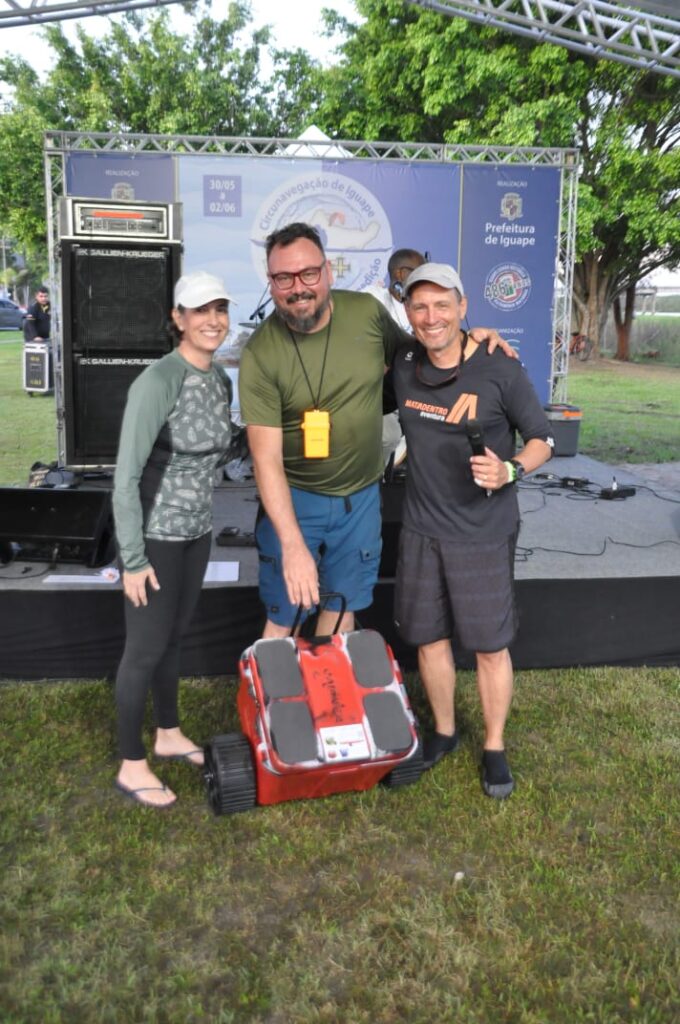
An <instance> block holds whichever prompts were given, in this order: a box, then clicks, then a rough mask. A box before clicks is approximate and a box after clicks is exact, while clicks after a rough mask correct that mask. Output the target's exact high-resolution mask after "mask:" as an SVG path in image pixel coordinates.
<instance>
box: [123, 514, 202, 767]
mask: <svg viewBox="0 0 680 1024" xmlns="http://www.w3.org/2000/svg"><path fill="white" fill-rule="evenodd" d="M210 542H211V534H210V533H206V534H204V536H203V537H199V538H198V539H197V540H188V541H179V540H178V541H166V540H147V541H146V544H145V546H146V553H147V555H148V558H149V561H150V562H151V565H152V566H153V568H154V570H155V573H156V577H157V579H158V582H159V583H160V587H161V589H160V590H152V589H151V587H147V596H148V602H149V603H148V604H147V605H146V607H144V606H141V607H139V608H135V606H134V605H133V604H132V601H128V599H127V598H126V599H125V626H126V638H125V650H124V651H123V658H122V660H121V663H120V665H119V667H118V674H117V676H116V707H117V709H118V745H119V750H120V756H121V757H122V758H124V759H129V760H131V761H138V760H141V759H143V758H144V757H146V750H145V747H144V743H143V741H142V726H143V723H144V707H145V705H146V697H147V694H148V692H149V687H151V693H152V696H153V705H154V715H155V720H156V725H157V726H158V727H159V728H161V729H174V728H175V727H176V726H178V725H179V716H178V710H177V691H178V687H179V647H180V641H181V639H182V635H183V634H184V632H185V631H186V629H187V626H188V625H189V622H190V621H191V617H192V615H193V613H194V611H195V608H196V605H197V604H198V599H199V597H200V595H201V587H202V585H203V576H204V575H205V568H206V565H207V564H208V556H209V554H210Z"/></svg>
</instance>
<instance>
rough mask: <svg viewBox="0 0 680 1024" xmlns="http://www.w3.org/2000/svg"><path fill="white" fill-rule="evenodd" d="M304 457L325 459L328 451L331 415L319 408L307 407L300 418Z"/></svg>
mask: <svg viewBox="0 0 680 1024" xmlns="http://www.w3.org/2000/svg"><path fill="white" fill-rule="evenodd" d="M302 430H303V437H304V439H305V441H304V444H305V458H306V459H327V458H328V453H329V451H330V436H331V417H330V414H329V413H327V412H322V411H321V410H320V409H307V411H306V412H305V414H304V417H303V419H302Z"/></svg>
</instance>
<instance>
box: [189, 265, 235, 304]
mask: <svg viewBox="0 0 680 1024" xmlns="http://www.w3.org/2000/svg"><path fill="white" fill-rule="evenodd" d="M215 299H226V300H227V302H234V301H235V300H234V299H232V297H231V295H229V293H228V292H227V289H226V288H225V287H224V282H223V281H222V280H220V278H219V277H215V275H214V274H209V273H208V272H207V271H206V270H194V271H193V272H192V273H191V274H184V275H183V276H182V277H180V279H179V281H178V282H177V284H176V285H175V306H183V307H184V309H197V308H198V307H199V306H205V304H206V302H213V301H214V300H215Z"/></svg>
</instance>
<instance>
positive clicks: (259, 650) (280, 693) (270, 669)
mask: <svg viewBox="0 0 680 1024" xmlns="http://www.w3.org/2000/svg"><path fill="white" fill-rule="evenodd" d="M254 654H255V660H256V661H257V667H258V669H259V672H260V679H261V680H262V686H263V687H264V692H265V694H266V695H267V697H269V698H270V700H272V699H274V698H276V697H299V696H301V695H302V694H303V693H304V689H305V688H304V684H303V682H302V673H301V672H300V665H299V663H298V660H297V655H296V653H295V648H294V647H293V645H292V644H290V643H288V641H287V640H283V639H282V640H258V641H257V642H256V643H255V646H254Z"/></svg>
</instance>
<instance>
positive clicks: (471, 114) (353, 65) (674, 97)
mask: <svg viewBox="0 0 680 1024" xmlns="http://www.w3.org/2000/svg"><path fill="white" fill-rule="evenodd" d="M356 6H357V9H358V11H359V12H360V14H361V15H362V16H363V18H364V19H365V20H364V22H363V23H362V24H359V25H355V26H350V25H348V23H347V22H344V21H343V20H342V19H338V18H330V19H329V21H330V23H331V24H332V25H333V27H335V28H336V30H340V31H344V32H345V35H346V41H345V43H344V45H343V46H342V48H341V52H342V59H341V60H340V61H339V62H338V64H337V65H336V66H335V67H333V68H332V69H330V70H329V71H327V72H324V99H323V102H322V104H321V108H320V111H319V114H318V115H317V120H318V123H319V124H320V125H321V127H323V128H325V130H326V131H327V132H328V133H329V134H332V135H334V136H335V137H336V138H352V139H357V138H366V139H371V140H389V139H396V140H401V141H428V142H440V143H444V142H447V143H454V144H455V143H458V144H468V145H472V144H475V145H512V146H545V147H569V148H571V147H578V148H579V149H580V152H581V158H580V159H581V176H580V184H579V208H578V233H577V254H578V255H577V264H576V268H575V280H574V306H575V316H576V321H577V324H578V326H579V328H580V329H582V330H585V331H587V332H588V333H589V334H590V335H591V336H592V337H593V338H594V340H595V341H596V342H597V341H598V339H599V337H600V334H601V331H602V330H603V327H604V323H605V320H606V316H607V313H608V312H609V310H610V309H611V307H612V304H613V303H614V302H615V301H616V300H617V298H618V297H619V296H623V295H625V293H626V292H629V291H630V290H631V289H634V287H635V284H636V283H637V282H638V281H639V280H641V279H642V278H643V277H645V276H646V275H647V274H648V273H649V272H650V271H651V270H653V269H655V268H656V267H659V266H671V267H672V266H675V265H678V263H680V190H679V188H678V185H679V183H680V148H679V147H678V141H679V138H678V136H679V133H680V127H679V126H680V81H678V79H674V78H670V77H664V76H661V75H655V74H652V73H647V72H643V71H637V70H635V69H634V68H632V67H629V66H627V65H621V64H618V63H615V62H612V61H608V60H599V61H598V60H594V59H592V58H586V57H582V56H579V55H577V54H575V53H574V52H572V51H570V50H567V49H566V48H564V47H560V46H553V45H548V44H535V43H533V42H532V41H530V40H528V39H523V38H521V37H519V36H515V35H511V34H509V33H506V32H502V31H499V30H495V29H491V28H487V27H483V26H478V25H475V24H472V23H471V22H469V21H466V20H464V19H462V18H450V17H446V16H445V15H440V14H438V13H436V12H433V11H431V10H421V9H419V8H417V7H415V6H414V5H412V4H404V3H402V2H401V0H356ZM621 325H622V330H623V331H624V334H625V330H626V326H625V325H626V317H625V314H623V313H621ZM620 354H621V355H623V356H624V357H625V345H623V346H622V347H621V352H620Z"/></svg>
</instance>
